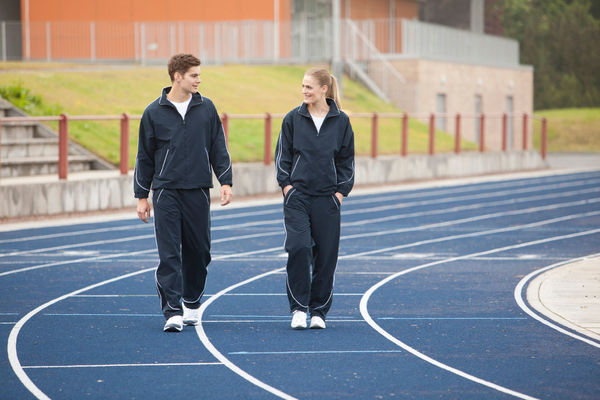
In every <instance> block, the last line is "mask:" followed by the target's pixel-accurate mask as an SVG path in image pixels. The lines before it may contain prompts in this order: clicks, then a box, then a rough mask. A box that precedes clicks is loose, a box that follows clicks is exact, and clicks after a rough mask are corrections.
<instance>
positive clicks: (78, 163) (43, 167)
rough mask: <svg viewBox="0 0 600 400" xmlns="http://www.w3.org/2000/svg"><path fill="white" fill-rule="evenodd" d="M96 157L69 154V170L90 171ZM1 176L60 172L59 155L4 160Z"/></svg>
mask: <svg viewBox="0 0 600 400" xmlns="http://www.w3.org/2000/svg"><path fill="white" fill-rule="evenodd" d="M95 162H96V159H95V158H94V157H91V156H87V155H69V172H81V171H89V170H92V169H93V168H94V163H95ZM0 174H1V176H2V177H3V178H7V177H17V176H31V175H53V174H58V156H44V157H13V158H9V159H3V160H2V171H1V173H0Z"/></svg>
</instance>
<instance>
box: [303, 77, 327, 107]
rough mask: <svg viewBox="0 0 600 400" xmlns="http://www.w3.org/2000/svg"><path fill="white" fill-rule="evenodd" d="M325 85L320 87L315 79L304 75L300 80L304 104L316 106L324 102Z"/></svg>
mask: <svg viewBox="0 0 600 400" xmlns="http://www.w3.org/2000/svg"><path fill="white" fill-rule="evenodd" d="M326 93H327V85H323V86H320V85H319V82H318V81H317V80H316V79H315V77H313V76H310V75H304V79H302V95H303V96H304V102H305V103H306V104H316V103H318V102H320V101H323V100H325V94H326Z"/></svg>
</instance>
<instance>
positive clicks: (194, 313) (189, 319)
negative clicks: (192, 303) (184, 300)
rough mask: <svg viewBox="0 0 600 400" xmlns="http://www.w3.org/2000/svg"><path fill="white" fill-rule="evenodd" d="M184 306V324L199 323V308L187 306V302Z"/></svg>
mask: <svg viewBox="0 0 600 400" xmlns="http://www.w3.org/2000/svg"><path fill="white" fill-rule="evenodd" d="M182 306H183V324H184V325H198V309H197V308H187V307H186V306H185V304H182Z"/></svg>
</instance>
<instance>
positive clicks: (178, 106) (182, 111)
mask: <svg viewBox="0 0 600 400" xmlns="http://www.w3.org/2000/svg"><path fill="white" fill-rule="evenodd" d="M169 101H171V100H169ZM190 101H192V96H190V97H189V98H188V99H187V100H186V101H184V102H182V103H176V102H174V101H171V103H173V105H174V106H175V108H176V109H177V111H179V114H181V118H183V119H185V112H186V111H187V108H188V105H189V104H190Z"/></svg>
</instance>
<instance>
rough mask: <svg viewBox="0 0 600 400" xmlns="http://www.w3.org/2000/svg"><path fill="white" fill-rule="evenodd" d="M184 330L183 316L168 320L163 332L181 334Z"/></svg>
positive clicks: (174, 316) (175, 316)
mask: <svg viewBox="0 0 600 400" xmlns="http://www.w3.org/2000/svg"><path fill="white" fill-rule="evenodd" d="M182 329H183V318H182V317H181V315H173V316H172V317H171V318H169V319H168V320H167V323H166V324H165V327H164V328H163V331H165V332H181V330H182Z"/></svg>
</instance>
